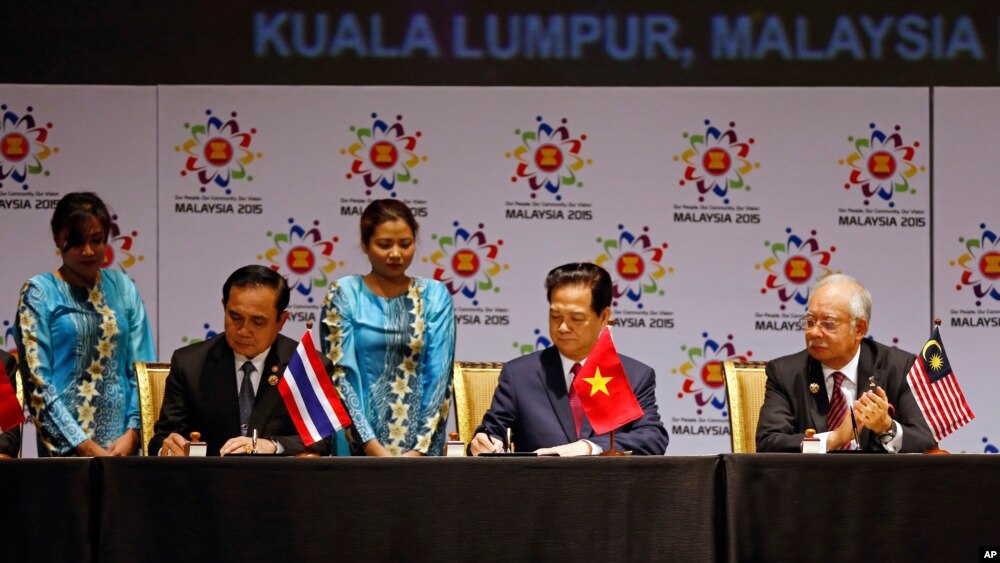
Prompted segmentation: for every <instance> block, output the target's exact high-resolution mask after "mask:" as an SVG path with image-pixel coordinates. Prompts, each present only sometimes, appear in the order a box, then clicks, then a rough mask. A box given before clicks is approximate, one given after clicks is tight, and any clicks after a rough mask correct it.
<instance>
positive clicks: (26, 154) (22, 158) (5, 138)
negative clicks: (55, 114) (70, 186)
mask: <svg viewBox="0 0 1000 563" xmlns="http://www.w3.org/2000/svg"><path fill="white" fill-rule="evenodd" d="M0 111H3V118H2V119H0V188H3V187H4V181H5V180H6V179H7V178H11V179H12V180H13V181H14V183H17V184H21V189H22V190H27V189H28V184H27V181H28V176H36V175H42V176H48V175H49V171H48V170H46V169H45V164H44V161H45V160H47V159H48V158H49V157H50V156H52V155H53V154H58V153H59V147H51V146H49V145H48V144H46V143H47V141H48V139H49V130H50V129H52V123H46V124H45V125H44V126H38V125H36V124H35V116H33V115H32V114H31V112H32V111H34V109H33V108H32V107H31V106H28V108H27V112H26V113H24V114H23V115H18V114H17V113H15V112H13V111H11V110H9V109H7V104H3V105H0Z"/></svg>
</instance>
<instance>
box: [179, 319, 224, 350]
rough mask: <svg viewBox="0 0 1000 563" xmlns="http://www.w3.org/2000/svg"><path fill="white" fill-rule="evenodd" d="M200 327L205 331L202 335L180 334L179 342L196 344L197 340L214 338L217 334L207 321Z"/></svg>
mask: <svg viewBox="0 0 1000 563" xmlns="http://www.w3.org/2000/svg"><path fill="white" fill-rule="evenodd" d="M201 328H202V330H204V331H205V334H204V336H182V337H181V342H182V343H183V344H184V345H187V344H197V343H198V342H202V341H205V340H208V339H210V338H215V337H216V336H217V335H218V334H219V333H218V332H217V331H215V330H212V325H210V324H209V323H205V324H203V325H201Z"/></svg>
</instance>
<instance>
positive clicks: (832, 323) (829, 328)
mask: <svg viewBox="0 0 1000 563" xmlns="http://www.w3.org/2000/svg"><path fill="white" fill-rule="evenodd" d="M799 322H800V323H802V326H804V327H805V328H806V330H811V329H813V328H816V327H817V326H819V328H821V329H823V330H824V331H826V332H833V331H835V330H837V327H838V326H840V325H841V324H842V323H846V322H850V321H838V320H837V319H817V318H815V317H810V316H809V315H806V316H804V317H802V318H800V319H799Z"/></svg>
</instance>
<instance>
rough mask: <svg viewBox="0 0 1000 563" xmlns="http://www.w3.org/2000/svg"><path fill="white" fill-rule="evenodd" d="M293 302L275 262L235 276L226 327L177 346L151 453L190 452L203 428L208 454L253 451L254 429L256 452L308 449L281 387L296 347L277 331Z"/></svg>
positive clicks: (226, 294) (225, 302)
mask: <svg viewBox="0 0 1000 563" xmlns="http://www.w3.org/2000/svg"><path fill="white" fill-rule="evenodd" d="M288 300H289V290H288V284H287V283H286V282H285V279H284V278H283V277H281V276H280V275H279V274H278V273H277V272H275V271H273V270H271V269H270V268H266V267H264V266H258V265H251V266H244V267H242V268H240V269H239V270H236V271H235V272H233V274H232V275H230V276H229V279H228V280H226V283H225V285H224V286H223V288H222V306H223V309H224V310H225V333H224V334H220V335H218V336H215V337H214V338H211V339H209V340H205V341H203V342H198V343H195V344H191V345H189V346H185V347H183V348H180V349H179V350H177V351H175V352H174V355H173V357H172V358H171V360H170V376H169V377H168V378H167V385H166V390H165V393H164V398H163V406H162V407H161V409H160V419H159V420H158V421H157V422H156V426H155V427H154V430H155V434H154V436H153V438H152V439H151V440H150V441H149V451H150V452H157V453H158V454H159V455H171V456H175V455H184V446H185V444H187V442H188V440H187V437H188V436H189V434H190V432H192V431H197V432H200V433H201V439H202V440H203V441H204V442H206V443H207V444H208V453H209V455H227V454H233V453H250V451H251V450H252V436H253V431H254V430H256V431H257V435H258V440H257V452H258V453H264V454H274V453H277V454H282V455H294V454H297V453H301V452H303V451H304V450H305V447H304V445H303V443H302V439H301V438H300V437H299V435H298V432H297V431H296V430H295V426H294V423H293V422H292V419H291V418H290V417H289V415H288V411H287V410H286V409H285V404H284V402H283V401H282V399H281V395H280V394H279V393H278V387H277V384H278V381H279V380H280V379H281V377H282V375H283V374H284V371H285V365H286V364H287V363H288V360H289V358H291V356H292V354H294V353H295V346H296V342H295V341H294V340H292V339H290V338H287V337H285V336H282V335H281V334H279V331H280V330H281V327H282V326H284V324H285V321H286V320H287V319H288V312H287V311H285V307H287V306H288ZM324 447H325V441H324V442H317V444H314V445H313V447H311V448H310V449H317V450H319V449H322V448H324ZM319 453H325V452H319Z"/></svg>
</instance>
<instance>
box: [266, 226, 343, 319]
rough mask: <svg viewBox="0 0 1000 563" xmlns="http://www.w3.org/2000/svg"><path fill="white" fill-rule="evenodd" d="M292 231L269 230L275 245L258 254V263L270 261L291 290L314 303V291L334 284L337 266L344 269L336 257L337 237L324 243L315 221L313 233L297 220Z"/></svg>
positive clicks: (291, 228) (268, 262)
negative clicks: (332, 275) (332, 278)
mask: <svg viewBox="0 0 1000 563" xmlns="http://www.w3.org/2000/svg"><path fill="white" fill-rule="evenodd" d="M288 224H289V228H288V232H285V231H281V232H279V231H268V232H267V236H268V238H270V239H271V242H272V244H274V246H272V247H271V248H269V249H267V251H265V252H264V253H263V254H258V255H257V259H258V260H266V261H267V265H268V266H270V267H271V269H272V270H274V271H275V272H278V273H279V274H281V275H283V276H285V279H286V280H288V287H289V289H291V290H292V291H297V292H298V293H299V294H301V295H303V296H305V297H307V298H308V302H309V303H312V302H313V297H312V291H313V289H314V288H317V287H319V288H320V291H322V290H324V289H325V288H326V287H327V286H328V285H330V278H329V276H328V274H330V273H331V272H333V271H334V270H335V269H336V268H337V267H343V266H344V262H343V261H341V262H337V261H335V260H334V259H333V258H331V256H332V255H333V246H334V243H336V242H339V239H338V238H337V237H332V238H331V239H329V240H324V238H323V235H322V234H321V233H320V230H319V221H313V226H312V228H310V229H309V230H306V228H305V227H302V226H300V225H297V224H296V223H295V219H293V218H289V219H288Z"/></svg>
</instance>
